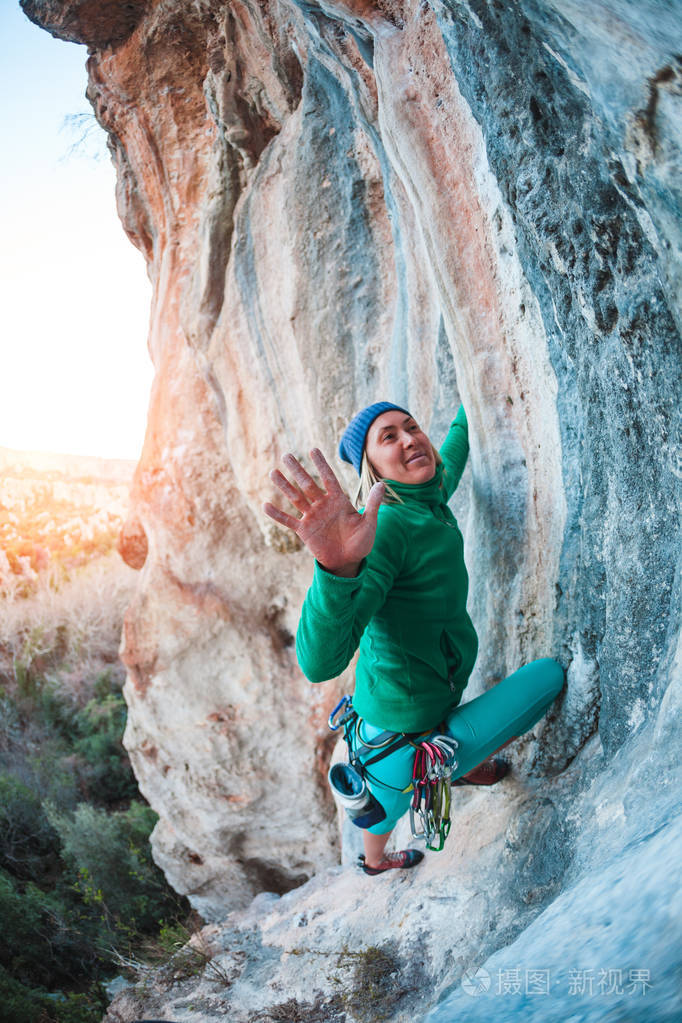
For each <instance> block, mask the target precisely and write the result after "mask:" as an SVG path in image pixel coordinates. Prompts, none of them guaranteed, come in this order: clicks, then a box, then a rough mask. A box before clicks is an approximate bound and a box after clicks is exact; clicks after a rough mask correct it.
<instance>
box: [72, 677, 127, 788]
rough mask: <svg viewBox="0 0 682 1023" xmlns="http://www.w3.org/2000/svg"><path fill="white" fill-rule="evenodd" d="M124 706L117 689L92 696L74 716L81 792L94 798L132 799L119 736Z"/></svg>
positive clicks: (124, 721)
mask: <svg viewBox="0 0 682 1023" xmlns="http://www.w3.org/2000/svg"><path fill="white" fill-rule="evenodd" d="M126 714H127V709H126V705H125V701H124V699H123V697H122V695H121V694H120V693H108V694H107V695H106V696H105V697H104V698H103V699H99V700H98V699H97V698H95V699H92V700H90V702H89V703H88V704H87V706H86V707H85V708H84V709H83V710H82V711H80V713H79V714H78V716H77V719H76V728H77V730H78V733H79V736H80V737H79V738H78V739H76V741H75V742H74V751H75V752H76V753H77V754H78V755H79V756H80V757H81V758H82V760H83V762H84V763H83V767H81V768H80V770H79V774H80V779H81V785H82V788H83V789H84V794H85V795H87V796H88V798H89V799H91V800H92V801H94V802H97V803H105V804H108V805H110V804H112V803H116V802H120V801H122V800H125V801H127V800H129V799H134V797H135V796H136V795H137V791H138V790H137V783H136V781H135V776H134V774H133V771H132V768H131V766H130V761H129V759H128V755H127V753H126V752H125V750H124V748H123V745H122V742H121V739H122V736H123V730H124V729H125V725H126Z"/></svg>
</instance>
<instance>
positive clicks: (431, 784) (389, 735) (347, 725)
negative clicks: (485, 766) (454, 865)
mask: <svg viewBox="0 0 682 1023" xmlns="http://www.w3.org/2000/svg"><path fill="white" fill-rule="evenodd" d="M360 721H361V719H360V718H359V716H358V714H357V712H356V711H355V710H354V708H353V704H352V701H351V698H350V696H344V697H343V699H341V700H340V701H339V703H338V704H337V705H336V707H335V708H334V710H333V711H332V712H331V714H330V715H329V727H330V728H331V730H332V731H334V732H336V731H338V730H339V729H340V728H343V737H344V739H345V742H346V745H347V747H348V760H349V763H350V764H351V766H352V767H353V768H355V769H356V770H357V771H358V772H359V773H360V774H361V775H362V776H363V777H364V776H365V775H367V776H368V777H369V778H371V774H370V772H369V771H368V770H367V768H368V767H371V766H372V765H373V764H375V763H377V762H378V761H380V760H383V758H384V757H387V756H389V754H391V753H394V752H395V751H396V750H398V749H402V748H403V747H404V746H407V745H410V746H412V747H413V748H414V751H415V754H414V764H413V770H412V784H411V786H408V787H407V788H406V789H405V790H403V791H406V792H409V790H410V788H412V789H413V796H412V803H411V806H410V827H411V830H412V837H413V838H423V839H424V841H425V842H426V848H427V849H431V850H432V851H434V852H440V850H441V849H442V848H443V846H444V845H445V840H446V838H447V837H448V834H449V832H450V776H451V775H452V772H453V771H454V770H455V769H456V768H457V761H456V759H455V750H456V749H457V745H458V744H457V740H456V739H454V738H453V737H452V736H451V735H440V734H436V735H433V734H431V733H428V734H429V735H430V738H428V739H425V738H424V734H425V733H423V732H422V733H408V732H391V731H385V732H381V733H380V734H379V735H378V736H376V738H375V739H374V740H373V741H372V742H371V743H370V742H366V741H365V740H363V739H362V736H361V735H360V731H359V728H360ZM354 739H356V741H354ZM367 754H371V756H367ZM361 756H364V757H365V758H366V759H364V761H361V760H360V757H361ZM381 784H382V785H383V784H385V783H383V782H382V783H381ZM385 787H387V788H390V786H388V785H386V786H385Z"/></svg>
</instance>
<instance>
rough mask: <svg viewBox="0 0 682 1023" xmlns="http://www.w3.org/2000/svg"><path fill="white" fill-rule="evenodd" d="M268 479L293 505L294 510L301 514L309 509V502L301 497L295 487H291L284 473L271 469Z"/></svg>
mask: <svg viewBox="0 0 682 1023" xmlns="http://www.w3.org/2000/svg"><path fill="white" fill-rule="evenodd" d="M270 479H271V480H272V482H273V483H274V484H275V486H276V487H277V488H278V489H279V490H281V491H282V493H283V494H284V496H285V497H286V498H288V500H289V501H291V503H292V504H293V506H294V508H297V509H298V511H300V512H301V513H303V512H305V511H306V509H307V508H309V507H310V504H309V502H308V501H307V499H306V498H305V497H304V496H303V494H302V493H301V491H300V490H298V488H297V487H294V486H292V484H291V483H290V482H289V480H288V479H287V478H286V476H285V475H284V473H282V472H280V471H279V469H273V470H272V472H271V473H270Z"/></svg>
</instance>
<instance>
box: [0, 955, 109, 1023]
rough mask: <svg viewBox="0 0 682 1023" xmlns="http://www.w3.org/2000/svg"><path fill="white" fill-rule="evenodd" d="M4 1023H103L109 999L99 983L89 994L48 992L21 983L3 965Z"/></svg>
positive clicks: (1, 999)
mask: <svg viewBox="0 0 682 1023" xmlns="http://www.w3.org/2000/svg"><path fill="white" fill-rule="evenodd" d="M0 1005H2V1020H3V1023H100V1020H101V1019H102V1016H103V1015H104V1013H105V1012H106V1007H107V997H106V993H105V992H104V990H103V989H102V988H101V987H100V985H99V984H94V985H92V986H91V988H90V990H89V991H87V992H80V993H74V992H62V991H57V992H53V993H48V992H47V991H44V990H41V989H39V988H32V987H30V986H29V985H27V984H22V983H20V981H18V980H15V978H14V977H12V976H10V974H9V973H8V972H7V971H6V970H5V969H4V968H3V967H2V966H0Z"/></svg>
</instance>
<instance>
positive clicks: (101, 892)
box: [49, 802, 183, 942]
mask: <svg viewBox="0 0 682 1023" xmlns="http://www.w3.org/2000/svg"><path fill="white" fill-rule="evenodd" d="M49 817H50V822H51V824H52V825H53V827H54V828H55V829H56V831H57V832H58V834H59V837H60V839H61V842H62V856H63V858H64V860H65V862H66V863H67V865H68V866H69V868H70V869H71V871H72V873H73V875H74V876H75V878H76V885H77V888H78V891H79V892H80V894H81V897H82V899H83V901H84V902H85V903H86V904H87V905H89V906H95V907H97V910H98V913H99V916H100V919H101V920H102V922H103V923H105V924H106V926H107V927H108V928H109V930H110V932H111V934H112V938H115V937H123V936H125V937H127V938H128V939H129V941H131V942H135V941H136V940H138V939H139V936H140V935H142V934H150V933H155V932H156V931H158V929H159V927H160V926H161V924H162V923H163V921H164V919H165V918H167V917H169V916H171V917H174V916H176V915H177V913H178V912H179V911H180V910H181V908H182V905H183V904H182V901H181V900H180V898H179V896H177V895H176V894H175V892H173V891H172V890H171V889H170V888H169V887H168V885H167V883H166V880H165V878H164V876H163V874H162V873H161V871H160V870H159V868H158V867H157V866H156V864H155V863H154V861H153V860H152V857H151V850H150V846H149V835H150V834H151V831H152V828H153V827H154V824H155V823H156V820H157V816H156V814H155V813H154V811H153V810H151V809H150V807H148V806H144V805H143V804H142V803H138V802H132V803H131V805H130V808H129V809H128V810H124V811H119V812H118V813H108V812H107V811H105V810H101V809H97V808H96V807H94V806H91V805H89V804H87V803H81V804H80V805H79V806H78V808H77V810H76V811H75V813H61V814H60V813H58V812H56V811H55V810H51V811H50V813H49Z"/></svg>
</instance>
